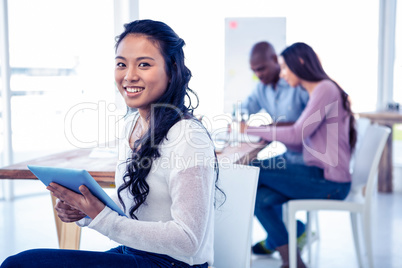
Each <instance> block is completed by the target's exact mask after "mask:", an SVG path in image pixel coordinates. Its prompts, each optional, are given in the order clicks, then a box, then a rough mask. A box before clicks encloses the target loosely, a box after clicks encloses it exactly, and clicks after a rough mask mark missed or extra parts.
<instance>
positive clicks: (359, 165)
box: [351, 125, 391, 201]
mask: <svg viewBox="0 0 402 268" xmlns="http://www.w3.org/2000/svg"><path fill="white" fill-rule="evenodd" d="M390 133H391V130H390V128H389V127H386V126H380V125H369V126H368V127H367V129H366V131H365V134H364V136H363V139H362V141H361V144H360V148H358V150H357V151H356V155H355V159H354V165H353V173H352V189H351V192H352V193H353V192H354V193H356V192H358V191H360V190H361V187H363V186H366V193H368V194H367V195H366V196H369V195H371V193H372V191H373V190H374V187H375V186H376V184H375V182H376V178H377V175H378V174H377V171H378V165H379V162H380V158H381V155H382V152H383V150H384V146H385V144H386V142H387V139H388V136H389V134H390ZM366 201H367V200H366Z"/></svg>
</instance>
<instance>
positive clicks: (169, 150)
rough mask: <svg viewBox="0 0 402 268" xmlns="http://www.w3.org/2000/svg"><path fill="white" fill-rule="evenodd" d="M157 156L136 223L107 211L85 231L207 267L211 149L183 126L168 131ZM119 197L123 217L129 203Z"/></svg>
mask: <svg viewBox="0 0 402 268" xmlns="http://www.w3.org/2000/svg"><path fill="white" fill-rule="evenodd" d="M160 153H161V156H160V157H159V158H158V159H156V160H155V161H154V162H153V166H152V168H151V172H150V174H149V175H148V177H147V183H148V184H149V187H150V193H149V195H148V197H147V200H146V202H145V203H144V204H143V205H141V207H140V208H139V210H138V211H136V212H135V214H136V215H137V217H138V219H139V220H135V219H130V218H126V217H121V216H119V215H118V214H117V213H116V212H114V211H112V210H111V209H109V208H107V207H106V208H105V209H104V210H103V211H102V212H101V213H99V214H98V216H97V217H96V218H94V219H93V220H92V221H88V222H87V224H88V223H89V225H88V227H90V228H92V229H95V230H97V231H98V232H100V233H102V234H104V235H105V236H107V237H109V238H110V239H112V240H114V241H116V242H118V243H121V244H123V245H126V246H128V247H132V248H136V249H139V250H143V251H150V252H155V253H160V254H167V255H169V256H171V257H174V258H176V259H178V260H181V261H185V262H187V263H189V264H197V263H205V262H207V261H208V262H209V263H211V262H212V259H213V215H214V211H213V210H214V205H213V203H214V193H215V173H214V166H213V161H214V159H215V158H214V153H213V146H212V143H211V141H210V139H209V137H208V135H207V133H206V131H205V129H203V128H201V127H200V126H199V125H198V123H196V122H195V121H192V120H182V121H180V122H178V123H177V124H176V125H174V126H173V127H172V128H171V130H170V131H169V133H168V139H167V141H166V142H164V143H163V145H162V146H161V147H160ZM123 162H124V161H123ZM122 166H124V169H125V165H122ZM117 170H118V169H117ZM123 172H124V170H122V171H121V172H120V174H119V172H118V171H117V172H116V187H118V185H121V182H122V181H121V180H122V178H121V177H122V176H121V175H122V173H123ZM117 176H120V178H118V177H117ZM121 195H122V197H123V201H124V203H125V206H126V211H125V212H126V214H127V215H128V210H129V208H130V207H131V206H132V205H133V203H132V197H131V196H130V195H129V193H128V192H126V191H123V192H122V193H121ZM114 199H115V198H114Z"/></svg>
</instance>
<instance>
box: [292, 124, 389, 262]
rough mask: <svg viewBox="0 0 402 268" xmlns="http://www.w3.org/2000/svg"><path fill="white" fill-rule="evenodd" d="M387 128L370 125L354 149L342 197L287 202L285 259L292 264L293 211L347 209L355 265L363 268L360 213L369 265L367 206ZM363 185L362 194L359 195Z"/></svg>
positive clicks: (294, 233) (293, 249)
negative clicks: (349, 177) (347, 185)
mask: <svg viewBox="0 0 402 268" xmlns="http://www.w3.org/2000/svg"><path fill="white" fill-rule="evenodd" d="M390 132H391V130H390V129H389V128H388V127H385V126H379V125H370V126H368V127H367V129H366V133H365V135H364V137H363V139H362V141H361V144H360V148H359V149H358V150H357V151H356V155H355V159H354V163H353V174H352V187H351V191H350V193H349V195H348V196H347V198H346V199H345V200H326V199H300V200H291V201H289V202H288V208H287V210H288V232H289V262H290V268H295V267H296V239H297V238H296V213H297V212H298V211H307V212H308V211H318V210H338V211H348V212H350V216H351V224H352V232H353V236H354V244H355V248H356V253H357V258H358V263H359V267H363V264H362V258H361V253H360V243H359V233H358V231H359V230H358V226H357V225H358V224H357V215H358V214H360V215H361V220H362V225H363V236H364V241H365V249H366V253H367V257H368V265H369V267H370V268H372V267H373V258H372V247H371V206H372V202H373V200H372V195H373V193H374V191H375V190H376V182H377V175H378V172H377V171H378V164H379V161H380V158H381V154H382V152H383V149H384V146H385V143H386V141H387V139H388V136H389V134H390ZM363 187H366V188H365V195H364V196H363V194H362V193H363Z"/></svg>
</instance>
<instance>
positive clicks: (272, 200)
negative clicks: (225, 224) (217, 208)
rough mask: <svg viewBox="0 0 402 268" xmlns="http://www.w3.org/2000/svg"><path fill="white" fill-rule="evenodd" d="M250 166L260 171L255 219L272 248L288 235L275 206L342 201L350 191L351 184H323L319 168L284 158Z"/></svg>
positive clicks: (323, 179) (282, 242) (280, 157)
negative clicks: (300, 202)
mask: <svg viewBox="0 0 402 268" xmlns="http://www.w3.org/2000/svg"><path fill="white" fill-rule="evenodd" d="M252 164H253V165H254V166H259V167H260V176H259V180H258V189H257V197H256V204H255V215H256V216H257V218H258V220H259V221H260V223H261V225H262V226H263V227H264V229H265V231H266V232H267V233H268V237H269V244H270V245H272V246H273V247H274V248H277V247H279V246H282V245H286V244H288V232H287V230H286V227H285V224H284V223H283V221H282V216H281V213H278V206H280V205H282V204H283V203H286V202H287V201H289V200H292V199H338V200H342V199H345V198H346V196H347V195H348V193H349V190H350V183H337V182H333V181H329V180H326V179H325V178H324V174H323V173H324V172H323V170H322V169H321V168H318V167H314V166H306V165H301V164H293V163H290V162H289V161H286V159H285V160H284V159H283V156H278V157H274V158H270V159H266V160H263V161H256V162H253V163H252ZM267 242H268V241H267Z"/></svg>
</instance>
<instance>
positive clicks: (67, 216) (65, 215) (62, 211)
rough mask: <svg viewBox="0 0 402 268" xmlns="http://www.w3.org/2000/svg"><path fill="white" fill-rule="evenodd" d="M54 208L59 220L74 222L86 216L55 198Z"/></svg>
mask: <svg viewBox="0 0 402 268" xmlns="http://www.w3.org/2000/svg"><path fill="white" fill-rule="evenodd" d="M55 210H56V212H57V215H58V216H59V218H60V220H62V221H63V222H75V221H78V220H80V219H82V218H84V217H85V216H86V215H85V214H84V213H83V212H81V211H79V210H77V209H75V208H73V207H71V206H70V205H68V204H66V203H65V202H63V201H61V200H57V202H56V206H55Z"/></svg>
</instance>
